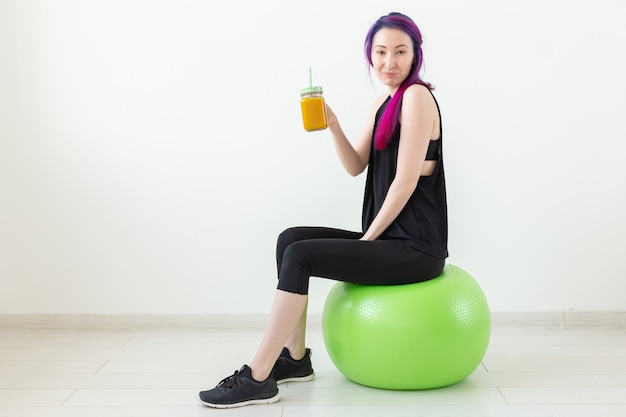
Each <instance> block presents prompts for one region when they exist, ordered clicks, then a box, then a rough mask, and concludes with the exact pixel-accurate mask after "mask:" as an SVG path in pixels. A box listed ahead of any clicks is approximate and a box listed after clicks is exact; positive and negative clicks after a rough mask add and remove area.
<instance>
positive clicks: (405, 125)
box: [361, 84, 437, 240]
mask: <svg viewBox="0 0 626 417" xmlns="http://www.w3.org/2000/svg"><path fill="white" fill-rule="evenodd" d="M400 116H401V118H402V120H401V122H402V123H401V125H400V126H401V127H400V145H399V149H398V163H397V168H396V176H395V178H394V180H393V182H392V183H391V186H390V187H389V190H388V191H387V196H386V197H385V201H384V202H383V205H382V207H381V208H380V211H379V212H378V214H377V215H376V217H375V218H374V220H373V221H372V224H371V225H370V226H369V228H368V229H367V231H366V232H365V234H364V235H363V237H362V238H361V240H375V239H377V238H378V237H379V236H380V235H381V234H382V233H383V232H384V231H385V230H386V229H387V227H389V225H390V224H391V223H392V222H393V221H394V220H395V218H396V217H398V215H399V214H400V212H401V211H402V209H403V208H404V206H405V205H406V203H407V201H409V198H410V197H411V194H413V191H415V188H416V187H417V182H418V181H419V178H420V174H421V172H422V167H423V165H424V160H425V158H426V151H427V150H428V144H429V142H430V139H431V135H432V132H433V126H434V123H435V121H436V117H437V108H436V105H435V102H434V99H433V98H432V95H431V94H430V92H429V91H428V89H427V88H426V87H424V86H422V85H417V84H416V85H412V86H410V87H409V88H408V89H407V90H406V91H405V92H404V97H403V99H402V109H401V112H400Z"/></svg>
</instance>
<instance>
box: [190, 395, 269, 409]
mask: <svg viewBox="0 0 626 417" xmlns="http://www.w3.org/2000/svg"><path fill="white" fill-rule="evenodd" d="M279 399H280V394H276V395H274V396H273V397H271V398H263V399H259V400H248V401H242V402H240V403H234V404H213V403H207V402H204V401H202V399H201V398H200V402H201V403H202V404H204V405H206V406H207V407H211V408H237V407H244V406H246V405H254V404H273V403H275V402H276V401H278V400H279Z"/></svg>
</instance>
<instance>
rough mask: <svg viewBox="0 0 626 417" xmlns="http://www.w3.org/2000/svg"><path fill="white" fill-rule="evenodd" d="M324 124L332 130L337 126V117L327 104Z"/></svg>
mask: <svg viewBox="0 0 626 417" xmlns="http://www.w3.org/2000/svg"><path fill="white" fill-rule="evenodd" d="M326 122H327V123H328V127H330V128H332V127H335V126H337V125H338V124H339V120H337V115H336V114H335V112H333V110H332V109H331V108H330V106H329V105H328V104H326Z"/></svg>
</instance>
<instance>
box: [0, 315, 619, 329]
mask: <svg viewBox="0 0 626 417" xmlns="http://www.w3.org/2000/svg"><path fill="white" fill-rule="evenodd" d="M491 318H492V326H493V327H494V328H497V327H500V326H506V327H517V326H519V327H528V326H532V327H544V328H548V329H555V328H559V329H562V330H566V329H576V328H599V329H608V328H616V329H621V330H624V331H626V311H583V312H581V311H565V312H559V311H554V312H497V311H496V312H492V314H491ZM307 321H308V324H309V329H311V330H319V329H321V322H322V317H321V314H315V313H312V314H309V316H308V319H307ZM266 322H267V315H266V314H207V315H159V314H119V315H110V314H100V315H98V314H0V329H16V328H19V329H51V330H52V329H66V330H85V329H89V330H104V329H107V330H112V329H115V330H129V331H130V330H132V331H138V330H146V331H149V330H150V331H151V330H155V329H181V330H183V329H195V330H201V329H206V330H230V329H237V330H238V331H246V330H250V331H260V330H263V329H264V328H265V324H266Z"/></svg>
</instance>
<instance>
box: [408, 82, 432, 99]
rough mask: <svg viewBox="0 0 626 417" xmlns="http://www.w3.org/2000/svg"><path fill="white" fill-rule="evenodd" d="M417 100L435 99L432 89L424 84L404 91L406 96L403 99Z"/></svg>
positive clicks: (414, 85)
mask: <svg viewBox="0 0 626 417" xmlns="http://www.w3.org/2000/svg"><path fill="white" fill-rule="evenodd" d="M407 97H409V98H415V99H424V98H430V99H432V98H433V95H432V93H431V92H430V89H429V88H428V87H426V86H425V85H423V84H411V85H410V86H408V87H407V89H406V90H405V91H404V95H403V97H402V98H407Z"/></svg>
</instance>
